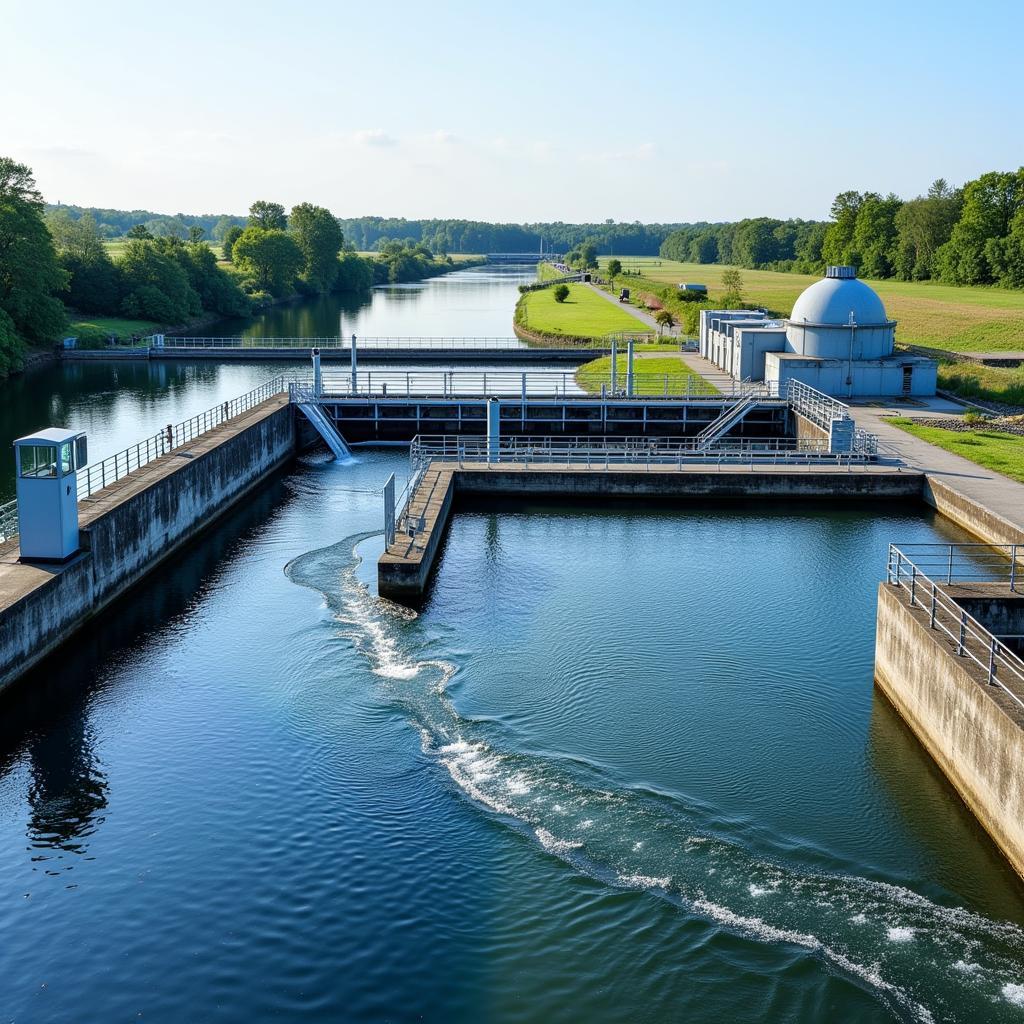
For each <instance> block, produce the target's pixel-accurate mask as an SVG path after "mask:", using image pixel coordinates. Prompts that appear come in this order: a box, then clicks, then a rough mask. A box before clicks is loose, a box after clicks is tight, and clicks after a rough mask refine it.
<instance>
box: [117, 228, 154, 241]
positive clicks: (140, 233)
mask: <svg viewBox="0 0 1024 1024" xmlns="http://www.w3.org/2000/svg"><path fill="white" fill-rule="evenodd" d="M124 237H125V238H138V239H143V240H145V239H149V238H152V237H153V232H152V231H150V230H149V228H147V227H146V225H145V224H133V225H132V226H131V227H130V228H129V229H128V230H127V231H126V232H125V234H124Z"/></svg>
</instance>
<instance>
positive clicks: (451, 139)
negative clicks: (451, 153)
mask: <svg viewBox="0 0 1024 1024" xmlns="http://www.w3.org/2000/svg"><path fill="white" fill-rule="evenodd" d="M431 138H432V139H433V140H434V142H436V143H438V145H441V146H454V145H456V144H457V143H458V142H460V141H461V140H460V139H459V137H458V136H457V135H456V134H455V133H454V132H450V131H448V129H447V128H438V130H437V131H436V132H434V134H433V135H431Z"/></svg>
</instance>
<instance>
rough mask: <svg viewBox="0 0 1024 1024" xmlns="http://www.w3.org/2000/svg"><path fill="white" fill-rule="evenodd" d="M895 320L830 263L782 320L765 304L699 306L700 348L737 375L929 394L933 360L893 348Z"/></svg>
mask: <svg viewBox="0 0 1024 1024" xmlns="http://www.w3.org/2000/svg"><path fill="white" fill-rule="evenodd" d="M895 334H896V321H895V320H890V319H889V317H888V315H887V314H886V312H885V305H884V304H883V302H882V300H881V298H880V297H879V295H878V293H877V292H876V291H875V290H874V289H873V288H871V287H870V286H869V285H867V284H865V283H864V282H863V281H859V280H858V279H857V271H856V268H854V267H828V268H827V269H826V271H825V276H824V278H822V280H820V281H816V282H815V283H814V284H812V285H811V286H810V287H809V288H806V289H805V290H804V291H803V292H802V293H801V294H800V296H799V298H798V299H797V300H796V302H795V303H794V305H793V311H792V312H791V313H790V315H789V318H788V319H787V320H784V321H778V320H770V319H769V318H768V315H767V314H766V313H765V312H764V311H763V310H703V311H702V312H701V317H700V351H701V355H703V356H704V357H705V358H707V359H710V360H711V362H713V363H715V365H716V366H718V367H719V368H721V369H723V370H726V371H727V372H728V373H730V374H732V376H733V377H735V378H736V379H737V380H765V381H770V382H773V383H777V384H778V386H779V387H780V388H781V389H784V388H785V387H786V386H787V383H788V382H789V381H791V380H800V381H803V382H804V383H805V384H809V385H811V387H814V388H817V389H818V390H819V391H824V392H826V393H827V394H830V395H837V396H840V397H851V396H855V395H934V394H935V384H936V370H937V363H936V362H935V361H934V360H933V359H927V358H925V357H923V356H913V355H903V354H900V355H897V354H896V353H895Z"/></svg>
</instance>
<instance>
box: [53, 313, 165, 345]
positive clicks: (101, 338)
mask: <svg viewBox="0 0 1024 1024" xmlns="http://www.w3.org/2000/svg"><path fill="white" fill-rule="evenodd" d="M159 329H160V324H156V323H153V321H152V320H124V319H121V318H120V317H112V316H97V317H92V318H91V319H81V320H72V321H70V322H69V323H68V329H67V332H66V334H65V336H66V337H77V338H78V344H79V345H81V346H82V347H83V348H87V347H89V346H91V345H103V344H105V343H106V341H107V339H108V338H110V336H111V335H114V336H115V337H116V338H117V339H118V340H119V341H129V340H131V337H132V335H135V334H137V335H139V336H140V337H145V336H146V335H149V334H154V333H155V332H156V331H158V330H159Z"/></svg>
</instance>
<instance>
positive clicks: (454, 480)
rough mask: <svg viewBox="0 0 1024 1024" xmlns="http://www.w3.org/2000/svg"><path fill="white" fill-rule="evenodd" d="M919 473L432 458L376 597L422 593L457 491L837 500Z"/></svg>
mask: <svg viewBox="0 0 1024 1024" xmlns="http://www.w3.org/2000/svg"><path fill="white" fill-rule="evenodd" d="M922 482H923V477H922V475H921V474H920V473H916V472H913V471H905V470H904V471H900V470H898V469H894V468H892V467H889V466H878V465H863V466H857V467H855V468H849V467H838V466H820V467H813V466H783V465H775V466H772V465H769V466H763V467H756V466H755V467H751V466H743V467H728V468H709V467H707V466H701V465H683V466H681V467H676V466H661V467H658V466H652V467H650V468H644V467H642V466H641V467H638V466H635V465H612V466H610V467H607V468H606V467H604V466H600V467H597V466H595V467H588V466H580V465H573V466H560V465H523V464H515V463H496V464H488V463H486V462H480V463H471V462H463V463H459V464H455V463H445V462H435V463H432V464H431V465H430V466H429V467H428V468H427V470H426V472H425V473H424V475H423V478H422V480H421V481H420V484H419V486H418V487H417V488H416V489H415V491H414V493H413V495H412V496H411V498H410V501H409V511H408V515H407V516H406V521H407V522H408V521H411V522H412V523H413V527H414V529H413V533H412V535H411V536H410V535H409V534H408V533H403V532H402V531H399V533H398V535H397V536H396V538H395V542H394V543H393V544H391V545H389V546H388V548H387V550H386V551H385V552H384V553H383V554H382V555H381V557H380V560H379V562H378V565H377V583H378V590H379V592H380V594H381V596H382V597H387V598H390V599H393V600H396V601H404V602H408V603H416V602H417V601H419V600H420V599H421V598H422V596H423V594H424V592H425V591H426V588H427V584H428V581H429V579H430V575H431V572H432V571H433V568H434V566H435V564H436V561H437V557H438V554H439V552H440V547H441V542H442V540H443V535H444V531H445V528H446V527H447V524H448V521H449V518H450V516H451V514H452V510H453V507H454V506H455V505H456V504H457V501H458V497H459V495H507V496H509V497H513V498H523V497H530V496H537V495H545V496H548V497H551V496H557V497H563V498H579V497H590V498H595V499H598V498H599V499H602V500H605V499H609V498H611V499H614V498H638V497H643V498H649V499H652V500H663V501H666V500H667V501H676V502H678V501H686V500H691V499H701V498H741V497H742V498H749V497H758V498H762V499H768V500H771V499H786V498H801V499H812V500H829V499H831V500H836V499H839V500H843V499H863V498H883V499H913V498H920V496H921V488H922Z"/></svg>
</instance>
